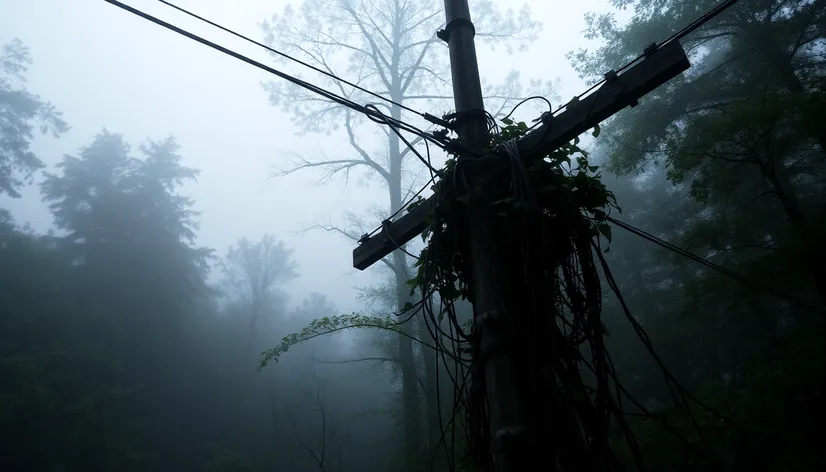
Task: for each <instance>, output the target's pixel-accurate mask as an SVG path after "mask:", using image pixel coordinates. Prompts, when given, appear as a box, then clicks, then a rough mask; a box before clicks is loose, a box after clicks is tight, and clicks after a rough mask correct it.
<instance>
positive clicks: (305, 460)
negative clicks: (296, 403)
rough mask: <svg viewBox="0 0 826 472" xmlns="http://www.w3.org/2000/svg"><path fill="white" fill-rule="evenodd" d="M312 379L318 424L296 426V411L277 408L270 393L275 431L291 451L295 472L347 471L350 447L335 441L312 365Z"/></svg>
mask: <svg viewBox="0 0 826 472" xmlns="http://www.w3.org/2000/svg"><path fill="white" fill-rule="evenodd" d="M312 379H313V386H314V403H315V404H314V408H313V409H314V412H315V413H316V414H317V415H318V422H317V424H310V423H309V422H308V423H305V424H303V425H302V424H299V422H298V420H297V418H296V415H295V414H294V413H293V411H294V410H295V408H294V407H293V406H289V407H285V408H282V409H279V408H278V405H277V402H276V398H275V394H274V393H272V392H271V393H270V401H271V405H272V418H273V422H274V423H275V427H276V430H277V432H278V434H280V435H281V440H282V441H284V443H285V444H286V445H287V446H288V447H289V448H290V449H291V451H292V454H293V455H292V463H293V465H294V466H295V467H296V468H297V470H307V471H320V472H330V471H344V470H349V468H348V467H346V464H347V463H348V459H349V458H348V457H347V453H348V452H349V451H348V450H347V448H346V447H345V445H347V444H349V438H344V439H342V440H339V439H338V430H337V428H335V427H334V425H333V424H332V423H333V421H332V420H331V418H330V415H329V414H328V406H327V399H326V397H325V392H324V388H323V387H322V385H321V384H320V383H319V381H318V377H317V375H316V371H315V362H313V367H312ZM307 426H309V428H307ZM286 427H289V429H290V431H291V434H289V435H287V433H286V431H285V429H286ZM308 429H309V431H307V430H308Z"/></svg>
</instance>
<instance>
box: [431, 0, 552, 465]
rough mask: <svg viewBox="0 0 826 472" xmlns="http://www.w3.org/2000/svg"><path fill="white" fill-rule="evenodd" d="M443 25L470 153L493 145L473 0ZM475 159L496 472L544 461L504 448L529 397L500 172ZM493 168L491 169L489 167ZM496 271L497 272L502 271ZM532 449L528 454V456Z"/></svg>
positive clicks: (477, 281)
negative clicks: (495, 204) (501, 213)
mask: <svg viewBox="0 0 826 472" xmlns="http://www.w3.org/2000/svg"><path fill="white" fill-rule="evenodd" d="M445 20H446V22H445V29H444V30H443V31H441V32H439V37H440V39H442V40H444V41H446V42H447V44H448V49H449V51H450V70H451V76H452V79H453V100H454V104H455V109H456V114H457V116H459V117H460V118H459V120H458V123H457V129H456V132H457V135H458V137H459V140H460V142H462V144H463V146H464V147H466V148H467V149H468V150H469V151H470V152H476V153H479V152H481V151H482V150H483V149H484V147H486V146H487V145H488V140H489V136H488V135H487V134H488V131H487V119H486V116H485V114H484V103H483V99H482V85H481V80H480V78H479V66H478V64H477V60H476V46H475V45H474V35H475V29H474V26H473V22H472V21H471V17H470V11H469V8H468V3H467V0H445ZM473 159H474V157H472V156H469V155H460V156H458V161H457V169H458V168H462V169H468V168H473V171H466V172H465V173H464V175H465V177H466V178H467V180H468V185H469V186H470V188H475V189H478V190H479V192H478V195H479V196H480V197H479V199H478V200H475V201H474V200H473V199H471V200H470V201H469V202H468V205H467V206H466V209H467V212H466V214H465V215H464V216H465V218H463V219H464V225H465V227H466V228H467V231H468V233H469V234H467V235H466V236H465V237H466V238H467V242H468V243H469V247H470V254H471V260H472V267H473V275H472V279H473V292H474V293H473V295H474V310H473V316H474V324H475V330H476V331H477V332H479V333H481V336H480V339H479V351H480V352H481V353H483V355H482V356H481V357H482V359H480V361H479V362H481V363H482V364H481V365H480V366H479V369H480V370H481V371H482V372H483V376H484V383H485V385H484V388H485V394H486V399H487V406H488V408H487V415H488V418H489V424H488V431H489V432H490V434H491V436H492V442H491V444H490V447H491V456H492V459H493V462H494V464H495V469H496V471H497V472H515V471H522V470H529V468H531V466H530V465H529V464H533V467H536V466H538V465H539V464H541V461H539V458H538V457H536V455H535V454H532V453H531V452H533V451H531V449H533V448H529V449H527V450H526V449H525V448H524V447H519V448H518V453H515V452H516V451H515V450H514V449H513V448H509V447H506V446H507V445H508V443H509V442H510V441H508V440H511V441H514V442H517V444H519V443H521V444H522V445H524V444H525V439H526V438H525V437H524V436H525V433H526V432H527V431H528V430H527V424H526V421H525V414H526V412H525V411H524V410H525V407H526V404H525V401H524V398H523V396H522V395H521V392H520V391H519V390H520V388H519V387H520V386H521V385H524V382H523V381H522V379H519V378H517V372H518V369H517V368H516V367H517V365H516V359H515V358H514V356H513V352H512V349H511V348H510V346H512V343H509V342H508V341H511V340H509V339H507V337H508V334H509V333H510V331H511V330H509V329H507V326H508V324H509V323H508V322H507V321H508V320H507V318H508V317H510V316H512V315H513V310H512V307H509V306H507V305H508V300H511V290H510V287H509V285H510V284H511V282H510V281H509V280H506V279H504V278H503V277H502V276H503V275H504V274H505V273H507V272H508V270H505V269H503V267H504V266H505V263H504V262H505V261H504V260H503V258H504V257H507V256H506V248H508V245H507V244H503V243H504V242H505V241H504V240H503V238H502V237H501V236H502V234H503V231H502V230H501V229H500V228H497V225H496V222H495V221H494V215H493V214H492V212H491V210H490V205H489V203H490V202H486V201H485V200H484V199H485V195H486V194H487V192H485V187H486V186H487V185H488V183H492V179H495V178H496V175H492V174H491V173H490V172H486V169H485V167H484V166H482V167H481V168H479V167H477V166H464V165H463V164H464V163H465V162H467V161H468V160H473ZM488 169H490V168H488ZM497 274H498V277H497ZM526 453H527V454H526Z"/></svg>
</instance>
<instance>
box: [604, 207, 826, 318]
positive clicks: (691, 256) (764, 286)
mask: <svg viewBox="0 0 826 472" xmlns="http://www.w3.org/2000/svg"><path fill="white" fill-rule="evenodd" d="M606 219H607V220H608V221H610V222H611V223H614V224H615V225H617V226H619V227H620V228H622V229H624V230H626V231H628V232H630V233H632V234H634V235H636V236H639V237H641V238H643V239H646V240H648V241H650V242H652V243H654V244H656V245H658V246H660V247H663V248H665V249H668V250H670V251H673V252H675V253H677V254H680V255H681V256H683V257H687V258H689V259H691V260H693V261H694V262H697V263H698V264H702V265H704V266H706V267H708V268H710V269H712V270H715V271H717V272H719V273H721V274H723V275H726V276H728V277H731V278H732V279H735V280H738V281H740V282H743V283H747V284H752V285H754V286H757V287H759V288H762V289H763V290H765V291H766V292H768V293H771V294H772V295H774V296H776V297H778V298H782V299H784V300H786V301H787V302H789V303H792V304H798V305H801V306H805V307H807V308H811V309H814V310H818V311H821V312H826V307H824V306H823V305H822V304H819V303H815V302H813V301H811V300H806V299H804V298H801V297H798V296H796V295H792V294H790V293H787V292H785V291H783V290H780V289H778V288H776V287H774V286H771V285H769V284H766V283H763V282H760V281H759V280H756V279H753V278H751V277H747V276H745V275H743V274H740V273H738V272H735V271H733V270H731V269H727V268H725V267H723V266H721V265H718V264H715V263H713V262H711V261H709V260H707V259H704V258H702V257H700V256H698V255H696V254H694V253H691V252H689V251H687V250H685V249H683V248H680V247H678V246H676V245H674V244H672V243H669V242H668V241H664V240H662V239H660V238H658V237H656V236H654V235H653V234H651V233H648V232H646V231H643V230H641V229H639V228H635V227H633V226H631V225H629V224H628V223H624V222H622V221H619V220H617V219H616V218H613V217H611V216H608V217H606Z"/></svg>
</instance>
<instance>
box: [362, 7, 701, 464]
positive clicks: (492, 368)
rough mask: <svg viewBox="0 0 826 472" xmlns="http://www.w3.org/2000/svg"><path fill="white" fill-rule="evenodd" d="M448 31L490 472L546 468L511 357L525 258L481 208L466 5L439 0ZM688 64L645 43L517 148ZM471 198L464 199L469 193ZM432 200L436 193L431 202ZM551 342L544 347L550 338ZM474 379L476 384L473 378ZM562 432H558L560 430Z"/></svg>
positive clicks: (421, 221)
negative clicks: (630, 60) (626, 64)
mask: <svg viewBox="0 0 826 472" xmlns="http://www.w3.org/2000/svg"><path fill="white" fill-rule="evenodd" d="M445 16H446V26H445V29H444V30H443V31H440V32H439V33H438V36H439V38H441V39H443V40H444V41H446V42H447V43H448V48H449V51H450V65H451V75H452V79H453V92H454V102H455V108H456V117H457V119H456V132H457V134H458V137H459V140H460V141H461V143H462V146H463V147H464V148H465V149H466V150H467V153H468V154H466V155H460V156H459V157H458V161H457V169H458V168H461V169H462V175H463V177H464V178H465V180H466V181H467V182H468V185H469V188H470V190H471V191H470V192H469V193H468V195H473V197H472V198H470V199H463V201H465V202H466V203H467V205H464V209H465V211H464V215H462V216H461V218H460V220H461V223H462V224H461V226H462V230H463V231H466V232H467V234H465V235H464V236H463V237H464V240H465V243H466V244H467V247H468V248H469V249H470V256H471V265H472V281H473V290H474V293H473V295H474V300H473V301H474V330H475V332H476V333H480V338H478V342H479V346H478V347H479V350H480V351H481V353H482V355H481V356H480V359H477V362H479V364H478V365H479V366H480V368H479V371H477V372H478V373H479V375H480V376H481V377H482V379H483V382H484V387H485V396H486V405H487V408H486V414H487V416H488V419H489V423H488V425H487V428H488V431H489V433H490V436H491V444H490V447H491V458H492V459H493V461H494V467H495V470H496V472H517V471H519V472H521V471H527V470H533V469H537V468H539V469H538V470H551V469H550V467H544V468H543V465H544V466H551V464H549V463H548V462H549V460H551V461H552V460H553V457H551V456H552V454H548V453H547V452H548V451H547V450H545V449H548V448H550V449H551V450H553V449H554V448H555V447H556V445H555V444H548V443H549V442H553V439H551V438H545V437H537V436H538V435H537V433H538V432H539V431H538V429H537V428H532V427H531V426H532V425H534V426H535V424H534V422H533V421H532V420H533V419H534V418H532V417H531V414H532V412H531V411H528V410H529V409H530V408H531V404H530V401H531V400H530V392H528V391H527V386H528V385H529V384H530V382H529V381H528V379H527V374H526V371H525V370H524V369H522V368H520V365H519V364H518V363H517V362H522V361H524V360H523V359H515V353H516V351H515V350H514V346H515V345H516V344H517V343H519V342H524V341H525V340H520V339H513V329H511V328H512V323H511V321H513V320H519V319H521V318H525V317H530V316H532V315H533V314H534V313H528V312H534V311H536V309H537V307H527V306H525V305H524V303H521V302H520V287H518V285H519V284H525V283H533V282H532V281H530V280H526V279H525V277H524V275H525V274H524V273H520V272H519V270H518V269H519V267H520V266H521V265H522V264H521V262H522V261H520V258H521V253H519V252H518V251H515V250H514V249H513V247H514V246H516V244H514V241H513V240H512V239H513V238H512V236H513V235H510V234H508V231H509V229H508V228H502V227H501V226H502V225H501V223H500V224H496V219H495V214H494V212H493V211H492V210H491V209H490V206H491V205H490V203H491V202H486V201H485V198H486V196H489V195H490V194H491V192H489V191H488V188H489V187H493V186H494V185H493V184H495V183H496V179H497V177H498V176H497V175H496V174H495V171H496V169H497V166H496V165H494V164H491V165H490V166H488V165H484V164H482V162H495V160H485V161H483V160H479V161H478V163H475V162H474V161H475V160H476V157H475V156H474V154H481V152H482V151H483V149H484V148H485V147H487V146H488V145H489V136H487V133H488V131H487V122H486V117H485V114H484V104H483V100H482V90H481V84H480V78H479V69H478V65H477V61H476V49H475V46H474V39H473V38H474V34H475V31H474V27H473V23H472V22H471V17H470V12H469V9H468V4H467V0H445ZM689 66H690V64H689V62H688V59H687V57H686V55H685V52H684V51H683V49H682V47H681V46H680V44H679V43H678V42H673V43H669V44H665V45H661V46H660V47H651V48H649V49H648V50H647V51H646V53H645V58H644V59H642V60H641V61H640V62H639V63H637V64H636V65H634V66H632V67H630V68H628V70H626V71H624V72H623V73H621V74H617V73H614V72H613V71H612V72H609V73H608V74H606V82H605V84H604V85H602V86H601V87H600V88H599V89H597V90H596V91H595V92H594V93H593V94H592V95H590V96H588V97H586V98H584V99H582V100H580V101H578V102H577V103H573V104H570V105H569V106H568V107H567V108H566V111H565V112H563V113H561V114H559V115H557V116H554V117H550V116H549V115H547V116H545V117H544V118H545V119H544V123H543V124H542V126H540V127H539V128H538V129H537V130H535V131H533V132H531V133H529V134H528V135H526V136H525V137H524V138H522V139H520V140H519V141H518V143H517V145H518V148H519V154H520V157H521V158H522V159H525V160H530V159H534V158H541V157H544V156H547V155H548V154H550V153H551V152H553V151H554V150H556V149H558V148H559V147H560V146H562V145H564V144H565V143H567V142H569V141H571V140H572V139H574V138H575V137H577V136H578V135H579V134H581V133H583V132H585V131H587V130H588V129H590V128H592V127H594V126H595V125H597V124H599V123H600V122H601V121H603V120H605V119H607V118H608V117H610V116H612V115H613V114H615V113H616V112H618V111H619V110H621V109H623V108H625V107H627V106H634V105H636V103H637V100H638V99H639V98H640V97H642V96H643V95H645V94H647V93H648V92H650V91H652V90H653V89H655V88H657V87H658V86H660V85H662V84H663V83H665V82H666V81H668V80H670V79H671V78H673V77H675V76H676V75H678V74H679V73H681V72H683V71H685V70H686V69H688V67H689ZM466 196H467V195H466ZM431 198H433V197H431ZM432 208H433V205H432V202H423V203H421V204H419V205H417V206H416V207H415V208H414V209H413V210H411V211H410V212H409V213H407V214H405V215H403V216H401V217H400V218H399V219H398V220H396V221H394V222H390V223H388V224H387V225H385V226H384V228H383V229H382V231H381V232H380V233H378V234H376V235H375V236H373V237H367V238H364V239H363V240H362V241H360V245H359V246H358V247H357V248H355V249H354V251H353V265H354V266H355V267H356V268H358V269H361V270H363V269H366V268H367V267H369V266H370V265H372V264H373V263H375V262H377V261H379V260H381V259H382V258H384V257H385V256H387V255H388V254H390V253H391V252H392V251H393V250H395V249H397V247H398V246H397V245H402V244H405V243H406V242H408V241H409V240H410V239H412V238H413V237H415V236H416V235H417V234H419V233H421V232H422V231H424V230H425V229H426V228H427V225H428V216H429V212H430V211H432ZM549 342H550V341H549ZM477 380H478V379H477ZM563 429H564V428H563Z"/></svg>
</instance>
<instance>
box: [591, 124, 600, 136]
mask: <svg viewBox="0 0 826 472" xmlns="http://www.w3.org/2000/svg"><path fill="white" fill-rule="evenodd" d="M599 133H600V129H599V125H594V131H593V132H592V133H591V136H593V137H595V138H596V137H599Z"/></svg>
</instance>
